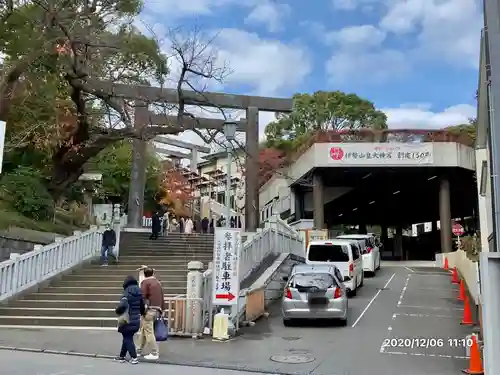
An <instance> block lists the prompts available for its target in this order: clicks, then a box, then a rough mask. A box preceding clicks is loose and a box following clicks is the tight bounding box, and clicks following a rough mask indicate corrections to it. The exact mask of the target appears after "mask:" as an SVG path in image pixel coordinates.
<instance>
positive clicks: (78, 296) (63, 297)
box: [23, 288, 186, 303]
mask: <svg viewBox="0 0 500 375" xmlns="http://www.w3.org/2000/svg"><path fill="white" fill-rule="evenodd" d="M122 291H123V290H122ZM164 292H165V294H166V295H184V294H186V288H178V289H174V288H169V289H168V290H164ZM121 296H122V293H113V292H107V293H102V294H100V293H81V292H80V293H64V292H63V293H61V292H59V291H57V292H45V291H43V292H38V293H33V294H29V295H26V296H25V297H24V298H23V300H36V301H38V300H46V301H49V300H56V301H116V302H117V303H118V301H119V300H120V298H121Z"/></svg>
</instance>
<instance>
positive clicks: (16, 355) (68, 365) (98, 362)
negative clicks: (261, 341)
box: [0, 351, 248, 375]
mask: <svg viewBox="0 0 500 375" xmlns="http://www.w3.org/2000/svg"><path fill="white" fill-rule="evenodd" d="M0 361H1V362H2V367H1V368H0V374H1V375H4V374H5V375H111V374H120V375H132V374H133V375H136V374H138V373H140V372H141V371H144V367H142V368H141V367H140V366H147V373H148V374H159V373H161V374H162V375H178V374H179V373H180V372H182V373H183V374H185V375H246V374H248V373H246V372H242V371H231V370H217V369H211V368H202V367H185V366H175V365H156V364H147V365H130V364H123V363H116V362H113V361H110V360H105V359H95V358H82V357H76V358H75V357H70V356H62V355H55V354H43V353H28V352H8V351H0ZM137 366H139V368H138V367H137Z"/></svg>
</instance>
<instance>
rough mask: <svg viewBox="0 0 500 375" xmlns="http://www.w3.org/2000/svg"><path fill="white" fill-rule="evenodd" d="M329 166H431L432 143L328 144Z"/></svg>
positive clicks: (432, 158) (432, 159)
mask: <svg viewBox="0 0 500 375" xmlns="http://www.w3.org/2000/svg"><path fill="white" fill-rule="evenodd" d="M328 157H329V163H330V164H351V165H352V164H356V165H374V166H377V165H390V164H392V165H422V164H432V163H433V161H434V157H433V146H432V143H330V146H329V155H328Z"/></svg>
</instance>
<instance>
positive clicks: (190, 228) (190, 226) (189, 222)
mask: <svg viewBox="0 0 500 375" xmlns="http://www.w3.org/2000/svg"><path fill="white" fill-rule="evenodd" d="M193 225H194V224H193V220H191V218H190V217H189V218H188V219H187V220H186V223H185V224H184V233H187V234H191V233H193Z"/></svg>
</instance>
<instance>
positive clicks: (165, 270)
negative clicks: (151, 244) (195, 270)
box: [78, 263, 187, 276]
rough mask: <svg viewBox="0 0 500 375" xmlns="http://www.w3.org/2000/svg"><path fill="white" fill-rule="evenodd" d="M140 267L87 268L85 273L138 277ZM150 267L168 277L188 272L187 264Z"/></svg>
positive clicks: (128, 265) (111, 266)
mask: <svg viewBox="0 0 500 375" xmlns="http://www.w3.org/2000/svg"><path fill="white" fill-rule="evenodd" d="M139 266H140V264H138V265H132V264H124V265H123V266H120V265H110V266H109V267H99V266H97V267H96V266H94V267H92V266H91V267H86V268H85V273H87V274H95V275H99V274H107V273H114V274H121V275H125V276H126V275H137V268H138V267H139ZM149 266H151V267H153V268H154V269H155V270H156V272H157V273H159V274H161V275H168V274H170V273H172V274H174V273H176V272H177V273H182V272H187V263H185V264H172V265H169V266H162V267H155V265H154V264H149ZM83 271H84V270H82V271H79V272H78V273H79V274H82V273H83Z"/></svg>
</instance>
